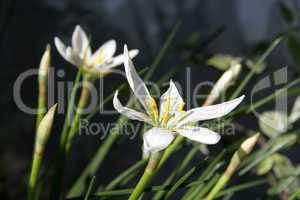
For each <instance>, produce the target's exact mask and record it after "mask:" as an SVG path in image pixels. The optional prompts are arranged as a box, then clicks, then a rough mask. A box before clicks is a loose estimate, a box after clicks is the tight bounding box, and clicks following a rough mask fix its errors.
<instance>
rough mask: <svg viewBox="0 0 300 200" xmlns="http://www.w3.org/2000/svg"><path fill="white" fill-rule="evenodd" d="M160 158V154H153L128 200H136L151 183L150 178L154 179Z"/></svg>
mask: <svg viewBox="0 0 300 200" xmlns="http://www.w3.org/2000/svg"><path fill="white" fill-rule="evenodd" d="M160 158H161V153H160V152H158V153H154V154H152V155H151V156H150V159H149V161H148V165H147V167H146V169H145V171H144V174H143V176H142V178H141V179H140V180H139V182H138V184H137V185H136V186H135V188H134V190H133V192H132V193H131V195H130V197H129V199H128V200H137V199H139V197H140V196H141V194H142V193H143V192H144V190H145V188H146V187H147V186H148V185H149V184H150V183H151V181H152V178H153V177H154V175H155V173H156V171H157V167H158V165H159V161H160Z"/></svg>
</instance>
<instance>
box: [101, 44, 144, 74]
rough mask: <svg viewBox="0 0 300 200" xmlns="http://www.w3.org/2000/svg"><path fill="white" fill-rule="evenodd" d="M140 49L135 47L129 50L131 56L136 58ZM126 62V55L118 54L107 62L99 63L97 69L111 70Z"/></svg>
mask: <svg viewBox="0 0 300 200" xmlns="http://www.w3.org/2000/svg"><path fill="white" fill-rule="evenodd" d="M138 53H139V50H137V49H133V50H130V51H129V56H130V58H131V59H132V58H134V57H135V56H136V55H138ZM123 62H124V55H123V54H121V55H118V56H116V57H113V58H111V59H110V60H108V61H106V62H105V63H103V64H101V65H97V66H96V69H97V70H99V71H100V72H102V71H109V70H110V69H111V68H114V67H117V66H119V65H121V64H122V63H123Z"/></svg>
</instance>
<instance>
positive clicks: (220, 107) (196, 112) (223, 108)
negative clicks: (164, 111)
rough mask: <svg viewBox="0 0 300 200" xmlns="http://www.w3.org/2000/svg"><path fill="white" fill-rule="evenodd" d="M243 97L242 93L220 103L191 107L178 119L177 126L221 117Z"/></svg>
mask: <svg viewBox="0 0 300 200" xmlns="http://www.w3.org/2000/svg"><path fill="white" fill-rule="evenodd" d="M244 97H245V96H244V95H243V96H241V97H239V98H237V99H234V100H231V101H227V102H224V103H221V104H216V105H212V106H204V107H199V108H194V109H191V110H189V111H187V112H186V114H185V116H184V117H183V119H182V120H180V122H179V123H178V125H177V127H179V126H182V125H186V124H189V123H193V122H197V121H202V120H209V119H215V118H219V117H223V116H224V115H227V114H228V113H230V112H231V111H232V110H233V109H234V108H236V107H237V106H238V105H239V104H240V103H241V102H242V101H243V99H244Z"/></svg>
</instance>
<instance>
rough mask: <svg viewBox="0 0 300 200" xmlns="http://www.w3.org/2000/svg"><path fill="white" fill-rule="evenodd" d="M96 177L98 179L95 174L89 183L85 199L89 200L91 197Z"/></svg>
mask: <svg viewBox="0 0 300 200" xmlns="http://www.w3.org/2000/svg"><path fill="white" fill-rule="evenodd" d="M95 179H96V176H93V178H92V180H91V181H90V183H89V187H88V190H87V192H86V195H85V197H84V200H88V199H89V197H90V195H91V192H92V189H93V187H94V184H95Z"/></svg>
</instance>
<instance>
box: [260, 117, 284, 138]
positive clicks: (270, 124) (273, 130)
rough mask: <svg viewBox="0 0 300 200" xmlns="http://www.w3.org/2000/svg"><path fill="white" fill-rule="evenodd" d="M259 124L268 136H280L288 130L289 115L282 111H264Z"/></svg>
mask: <svg viewBox="0 0 300 200" xmlns="http://www.w3.org/2000/svg"><path fill="white" fill-rule="evenodd" d="M259 126H260V129H261V130H262V132H263V133H264V134H265V135H267V136H268V137H270V138H275V137H278V136H279V135H280V134H282V133H284V132H286V131H287V130H288V127H289V122H288V116H287V115H286V114H285V113H283V112H280V111H267V112H264V113H262V114H261V115H260V116H259Z"/></svg>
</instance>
